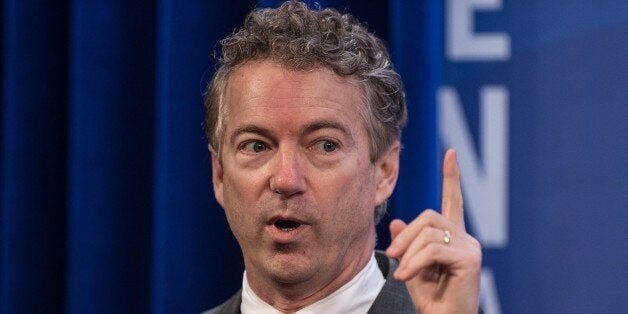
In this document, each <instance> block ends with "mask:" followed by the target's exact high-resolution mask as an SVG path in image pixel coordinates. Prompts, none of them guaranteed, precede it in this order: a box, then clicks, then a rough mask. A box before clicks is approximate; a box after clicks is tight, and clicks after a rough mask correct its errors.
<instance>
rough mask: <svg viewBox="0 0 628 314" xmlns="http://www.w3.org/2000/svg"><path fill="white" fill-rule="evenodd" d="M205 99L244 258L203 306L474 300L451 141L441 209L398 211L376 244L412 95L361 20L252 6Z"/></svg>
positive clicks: (473, 263) (276, 308)
mask: <svg viewBox="0 0 628 314" xmlns="http://www.w3.org/2000/svg"><path fill="white" fill-rule="evenodd" d="M205 106H206V120H205V125H206V132H207V136H208V138H209V140H210V144H209V149H210V151H211V155H212V169H213V184H214V193H215V196H216V199H217V200H218V202H219V203H220V205H221V206H222V207H223V208H224V210H225V213H226V216H227V220H228V222H229V225H230V227H231V230H232V231H233V233H234V235H235V237H236V239H237V241H238V243H239V245H240V247H241V249H242V253H243V257H244V264H245V268H246V270H245V273H244V276H243V283H242V289H241V290H240V291H239V292H238V293H236V295H234V296H233V297H232V298H231V299H229V300H228V301H227V302H225V303H224V304H223V305H221V306H219V307H217V308H215V309H213V310H211V311H209V313H240V312H242V313H295V312H296V313H366V312H369V313H414V312H416V311H419V312H421V313H477V311H478V293H479V292H478V290H479V273H480V266H481V250H480V246H479V244H478V242H477V241H476V240H475V239H473V238H472V237H471V236H470V235H468V234H467V233H466V232H465V229H464V221H463V212H462V195H461V191H460V181H459V178H458V167H457V164H456V158H455V153H454V152H453V151H448V152H447V154H446V156H445V161H444V167H443V168H444V180H443V181H444V183H443V204H442V214H439V213H437V212H435V211H432V210H427V211H424V212H423V213H422V214H421V215H419V216H418V217H417V218H416V219H415V220H414V221H413V222H412V223H410V224H409V225H406V224H405V223H404V222H402V221H400V220H394V221H392V222H391V224H390V231H391V234H392V238H393V241H392V244H391V245H390V247H389V248H388V249H387V250H386V252H385V253H383V252H374V247H375V241H376V234H375V225H376V224H377V222H378V221H379V219H380V218H381V216H382V214H383V212H384V210H385V206H386V201H387V199H388V198H389V197H390V195H391V194H392V191H393V188H394V186H395V184H396V181H397V175H398V171H399V151H400V149H401V148H400V147H401V144H400V141H399V139H400V133H401V129H402V127H403V124H404V123H405V120H406V108H405V100H404V94H403V87H402V83H401V80H400V78H399V76H398V74H397V73H396V72H395V71H394V70H393V67H392V64H391V62H390V59H389V55H388V52H387V51H386V48H385V46H384V45H383V43H382V42H381V41H380V40H379V39H378V38H376V37H375V36H374V35H372V34H370V33H368V31H366V29H365V28H364V27H362V26H361V25H360V24H359V22H357V21H356V20H355V19H353V18H352V17H351V16H349V15H340V14H339V13H338V12H337V11H335V10H330V9H326V10H310V9H309V8H308V7H307V6H306V5H305V4H302V3H299V2H293V1H290V2H286V3H284V4H283V5H282V6H281V7H279V8H278V9H264V10H257V11H254V12H251V13H250V14H249V15H248V16H247V18H246V20H245V22H244V26H243V27H242V28H241V29H240V30H239V31H237V32H235V33H234V34H232V35H230V36H229V37H228V38H227V39H225V40H224V41H223V42H222V59H221V65H220V68H219V69H218V71H217V73H216V75H215V77H214V79H213V80H212V82H211V83H210V85H209V87H208V91H207V94H206V99H205ZM386 255H387V256H386Z"/></svg>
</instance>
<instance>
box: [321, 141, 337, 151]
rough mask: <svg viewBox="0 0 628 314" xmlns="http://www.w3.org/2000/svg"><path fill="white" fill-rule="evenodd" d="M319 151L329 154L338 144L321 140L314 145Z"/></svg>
mask: <svg viewBox="0 0 628 314" xmlns="http://www.w3.org/2000/svg"><path fill="white" fill-rule="evenodd" d="M316 145H317V146H318V148H319V149H321V150H323V151H324V152H326V153H331V152H333V151H335V150H336V149H337V148H338V144H336V142H334V141H330V140H321V141H318V142H317V143H316Z"/></svg>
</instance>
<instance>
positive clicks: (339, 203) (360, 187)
mask: <svg viewBox="0 0 628 314" xmlns="http://www.w3.org/2000/svg"><path fill="white" fill-rule="evenodd" d="M372 173H373V172H372V171H364V170H362V171H352V172H350V173H347V174H346V175H344V176H343V178H342V179H336V180H335V181H333V182H334V183H335V184H330V185H328V191H327V192H326V193H325V194H327V195H328V197H327V201H328V202H329V203H328V204H329V211H330V212H329V214H330V215H331V216H333V218H332V220H333V223H335V224H345V223H352V224H360V225H364V224H369V222H370V223H372V222H373V215H374V210H375V209H374V208H375V205H374V204H375V190H376V189H375V183H374V179H373V174H372ZM331 195H334V197H330V196H331ZM323 197H324V196H323ZM345 227H347V226H345ZM353 227H355V226H352V227H351V228H353Z"/></svg>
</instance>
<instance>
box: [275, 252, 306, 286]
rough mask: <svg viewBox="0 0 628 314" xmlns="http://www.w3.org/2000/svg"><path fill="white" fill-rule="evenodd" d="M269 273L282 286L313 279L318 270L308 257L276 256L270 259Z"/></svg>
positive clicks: (293, 254) (297, 255) (295, 255)
mask: <svg viewBox="0 0 628 314" xmlns="http://www.w3.org/2000/svg"><path fill="white" fill-rule="evenodd" d="M269 261H270V263H269V264H268V265H267V271H268V273H269V274H270V277H271V278H272V279H273V280H274V281H276V282H279V283H282V284H298V283H302V282H305V281H307V280H309V279H311V278H312V277H313V276H314V275H315V274H316V273H317V272H318V270H317V269H316V267H314V263H313V261H312V260H311V259H309V258H308V257H307V256H304V255H301V254H295V253H291V254H285V253H283V254H282V253H279V254H275V255H274V256H273V257H271V258H270V260H269Z"/></svg>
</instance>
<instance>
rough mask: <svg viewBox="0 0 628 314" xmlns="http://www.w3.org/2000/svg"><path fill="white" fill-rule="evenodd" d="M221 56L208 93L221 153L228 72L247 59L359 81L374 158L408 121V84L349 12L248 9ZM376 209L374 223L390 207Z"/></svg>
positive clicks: (287, 6)
mask: <svg viewBox="0 0 628 314" xmlns="http://www.w3.org/2000/svg"><path fill="white" fill-rule="evenodd" d="M221 44H222V57H221V59H220V60H219V68H218V70H217V71H216V74H215V75H214V78H213V79H212V81H211V82H210V83H209V85H208V87H207V90H206V92H205V134H206V136H207V138H208V140H209V144H210V146H211V148H212V149H213V150H214V151H215V152H216V153H217V154H218V155H220V151H221V141H222V135H223V134H222V133H223V130H224V126H225V123H226V121H225V117H226V110H227V106H226V104H225V103H224V93H225V90H226V88H227V84H228V82H229V75H230V74H231V73H232V72H233V71H234V69H236V68H237V67H238V66H239V65H242V64H244V63H246V62H248V61H255V60H260V61H261V60H272V61H275V62H278V63H280V64H282V65H283V66H285V67H287V68H289V69H292V70H309V69H313V68H317V67H324V68H328V69H331V70H333V71H334V73H336V74H337V75H338V76H341V77H351V78H353V79H355V81H356V82H358V85H359V86H360V88H361V90H362V94H363V100H364V104H365V106H364V111H365V112H364V113H363V117H364V120H365V121H364V122H365V125H366V129H367V132H368V134H369V140H370V143H369V145H370V159H371V162H375V161H377V160H378V159H379V158H380V157H381V156H382V155H383V154H384V153H385V152H386V150H387V149H388V148H389V147H390V145H391V144H392V143H393V142H394V141H395V140H398V139H399V137H400V136H401V130H402V129H403V126H404V124H405V122H406V119H407V113H406V102H405V95H404V90H403V83H402V82H401V78H400V77H399V74H397V72H395V70H394V69H393V65H392V63H391V61H390V56H389V54H388V51H387V49H386V46H385V45H384V43H383V42H382V41H381V40H380V39H379V38H377V37H376V36H375V35H373V34H371V33H369V32H368V30H367V29H366V28H365V27H364V26H362V24H360V22H359V21H358V20H356V19H355V18H353V17H352V16H351V15H349V14H340V13H339V12H338V11H336V10H334V9H322V10H321V9H318V10H312V9H310V8H308V6H307V5H306V4H304V3H301V2H298V1H287V2H285V3H283V4H282V5H281V6H280V7H279V8H277V9H259V10H254V11H253V12H251V13H249V14H248V15H247V16H246V18H245V20H244V25H243V26H242V28H240V29H239V30H238V31H236V32H234V33H233V34H231V35H230V36H228V37H227V38H226V39H224V40H222V41H221ZM386 206H387V204H386V202H385V203H384V204H381V205H380V206H377V208H376V209H375V222H376V223H377V222H379V220H380V219H381V217H382V216H383V214H384V213H385V211H386Z"/></svg>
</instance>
